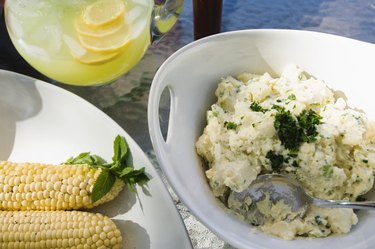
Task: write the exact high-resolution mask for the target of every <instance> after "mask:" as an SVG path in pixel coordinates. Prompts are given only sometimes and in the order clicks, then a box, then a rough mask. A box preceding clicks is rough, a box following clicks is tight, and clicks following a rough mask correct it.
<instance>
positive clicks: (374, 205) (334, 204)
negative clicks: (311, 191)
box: [313, 198, 375, 210]
mask: <svg viewBox="0 0 375 249" xmlns="http://www.w3.org/2000/svg"><path fill="white" fill-rule="evenodd" d="M313 204H314V205H316V206H319V207H329V208H352V209H365V210H371V209H373V210H375V202H374V201H361V202H351V201H334V200H322V199H318V198H313Z"/></svg>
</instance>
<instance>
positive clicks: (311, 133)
mask: <svg viewBox="0 0 375 249" xmlns="http://www.w3.org/2000/svg"><path fill="white" fill-rule="evenodd" d="M272 109H275V110H277V113H276V115H275V122H274V127H275V129H276V131H277V135H278V137H279V139H280V141H281V144H282V145H284V146H285V148H287V149H289V150H294V151H297V150H298V149H299V147H300V145H301V144H302V143H304V142H308V143H309V142H312V141H315V139H316V136H317V135H318V132H317V129H316V125H318V124H320V119H321V117H320V116H319V115H318V114H317V113H316V112H315V111H313V110H309V111H306V110H304V111H302V112H301V114H299V115H298V116H297V117H295V116H294V115H293V114H292V113H291V112H290V111H287V110H285V108H284V107H281V106H278V105H273V107H272Z"/></svg>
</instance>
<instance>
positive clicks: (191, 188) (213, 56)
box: [148, 30, 375, 249]
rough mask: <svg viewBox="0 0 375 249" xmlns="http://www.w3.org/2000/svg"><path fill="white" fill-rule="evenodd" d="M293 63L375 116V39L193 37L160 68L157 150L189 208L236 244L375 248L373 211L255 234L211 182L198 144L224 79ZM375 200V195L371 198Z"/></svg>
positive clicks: (153, 108)
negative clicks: (164, 122) (354, 220)
mask: <svg viewBox="0 0 375 249" xmlns="http://www.w3.org/2000/svg"><path fill="white" fill-rule="evenodd" d="M291 63H294V64H296V65H298V66H300V67H301V68H303V69H305V70H307V71H308V72H310V73H311V74H313V75H314V76H316V77H318V78H320V79H323V80H325V81H326V82H327V84H328V85H329V86H331V87H332V88H334V89H336V90H342V91H343V92H344V93H345V94H346V96H347V98H348V100H349V104H350V105H351V106H353V107H357V108H360V109H362V110H364V111H365V112H367V114H368V115H369V116H370V117H375V98H374V97H373V95H374V93H375V77H374V73H375V45H373V44H369V43H365V42H360V41H356V40H352V39H348V38H343V37H338V36H333V35H328V34H322V33H317V32H308V31H293V30H244V31H235V32H228V33H222V34H219V35H215V36H211V37H207V38H204V39H201V40H198V41H196V42H193V43H191V44H189V45H187V46H185V47H183V48H182V49H180V50H178V51H177V52H176V53H174V54H173V55H172V56H171V57H170V58H168V59H167V60H166V61H165V63H164V64H163V65H162V66H161V67H160V69H159V70H158V72H157V74H156V76H155V78H154V80H153V83H152V86H151V92H150V97H149V106H148V122H149V129H150V135H151V140H152V143H153V146H154V150H155V153H156V156H157V158H158V160H159V162H160V165H161V167H162V169H163V171H164V173H165V174H166V176H167V178H168V181H169V183H170V184H171V186H172V187H173V189H174V190H175V192H176V193H177V195H178V196H179V197H180V198H181V200H182V201H183V203H184V204H185V205H186V206H187V207H188V208H189V210H190V211H191V212H192V213H193V214H194V215H195V216H196V217H197V218H198V219H199V220H200V221H201V222H202V223H203V224H205V225H206V226H207V227H208V228H209V229H210V230H212V231H213V232H214V233H216V234H217V235H218V236H219V237H221V238H222V239H224V240H225V241H227V242H228V243H230V244H232V245H233V246H235V247H238V248H254V249H261V248H262V249H263V248H267V249H268V248H281V249H284V248H285V249H303V248H309V249H310V248H341V249H344V248H374V247H375V233H374V228H375V212H373V213H370V212H362V213H360V214H359V224H358V225H356V226H355V227H353V230H352V231H351V232H350V233H349V234H346V235H340V236H332V237H328V238H324V239H314V240H308V239H297V240H294V241H283V240H281V239H278V238H274V237H271V236H268V235H266V234H263V233H261V232H256V233H254V232H252V231H251V227H250V226H248V225H246V224H244V223H242V222H240V221H239V220H237V219H235V218H234V217H232V216H231V215H229V214H228V213H227V212H226V211H225V210H224V209H223V208H222V207H221V206H220V204H219V201H217V200H216V199H215V198H214V197H213V195H212V193H211V190H210V188H209V186H208V185H207V183H206V180H205V176H204V173H203V170H202V167H201V164H200V161H199V158H198V156H197V155H196V152H195V148H194V145H195V142H196V141H197V138H198V137H199V136H200V135H201V133H202V131H203V127H204V126H205V124H206V119H205V113H206V110H208V108H209V107H210V105H211V104H213V103H214V102H215V97H214V90H215V89H216V87H217V84H218V82H219V81H220V78H221V77H224V76H227V75H234V76H236V75H237V74H239V73H242V72H245V71H246V72H255V73H264V72H270V73H272V74H274V75H277V74H279V73H281V71H282V70H283V69H284V67H285V66H287V65H289V64H291ZM166 88H167V89H169V93H170V95H171V106H170V110H171V111H170V117H169V127H168V134H167V139H166V141H165V140H164V139H163V136H162V132H161V130H160V122H159V114H160V113H159V106H160V97H161V95H162V92H163V90H164V89H166ZM374 200H375V198H374Z"/></svg>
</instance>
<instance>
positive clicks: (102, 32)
mask: <svg viewBox="0 0 375 249" xmlns="http://www.w3.org/2000/svg"><path fill="white" fill-rule="evenodd" d="M122 25H124V18H118V19H117V20H116V21H115V22H112V23H110V24H104V25H101V26H98V27H93V26H89V25H87V24H86V23H85V22H84V21H83V20H82V19H81V18H79V19H78V20H77V21H76V22H75V29H76V30H77V32H78V33H79V34H81V35H87V36H93V37H103V36H107V35H111V34H113V33H115V32H116V31H118V30H119V29H121V27H122Z"/></svg>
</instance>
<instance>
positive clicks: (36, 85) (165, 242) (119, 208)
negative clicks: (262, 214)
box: [0, 70, 192, 249]
mask: <svg viewBox="0 0 375 249" xmlns="http://www.w3.org/2000/svg"><path fill="white" fill-rule="evenodd" d="M117 134H120V135H122V136H124V137H125V138H126V140H127V142H128V144H129V147H130V151H131V155H132V157H133V162H134V165H135V167H136V168H138V167H145V168H146V172H147V173H148V174H149V175H151V177H152V179H151V180H150V182H149V183H148V186H147V188H146V189H142V188H138V189H137V195H135V194H133V193H130V192H129V191H128V190H123V191H122V192H121V193H120V196H118V197H117V198H116V199H115V200H113V201H112V202H109V203H107V204H104V205H102V206H100V207H98V208H96V209H95V210H94V211H99V212H101V213H103V214H105V215H107V216H109V217H111V218H112V219H113V220H114V221H115V223H116V224H117V225H118V227H119V228H120V230H121V232H122V235H123V238H124V242H125V243H124V246H123V247H124V248H139V249H148V248H155V249H156V248H158V249H159V248H163V249H168V248H170V249H176V248H181V249H183V248H192V246H191V243H190V240H189V238H188V235H187V232H186V229H185V226H184V224H183V221H182V219H181V217H180V215H179V213H178V211H177V209H176V207H175V206H174V204H173V201H172V199H171V197H170V195H169V193H168V192H167V189H166V188H165V186H164V185H163V182H162V181H161V179H160V178H159V176H158V174H157V172H156V171H155V170H154V168H153V166H152V164H151V163H150V162H149V160H148V159H147V157H146V156H145V154H144V153H143V152H142V150H141V149H140V148H139V146H138V145H137V144H136V143H135V142H134V140H133V139H132V138H131V137H129V135H128V134H127V133H126V132H125V131H124V130H123V129H122V128H121V127H120V126H119V125H117V124H116V123H115V122H114V121H113V120H112V119H110V118H109V117H108V116H107V115H105V114H104V113H103V112H101V111H100V110H98V109H97V108H96V107H94V106H92V105H91V104H89V103H88V102H86V101H85V100H83V99H81V98H79V97H77V96H76V95H74V94H72V93H70V92H68V91H65V90H63V89H60V88H58V87H56V86H53V85H51V84H48V83H45V82H42V81H38V80H35V79H33V78H29V77H26V76H23V75H19V74H16V73H12V72H8V71H3V70H0V159H2V160H11V161H17V162H21V161H29V162H44V163H61V162H63V161H65V160H66V159H67V158H68V157H70V156H75V155H78V153H80V152H84V151H90V152H92V153H94V154H98V155H101V156H103V157H104V158H105V159H106V160H110V159H111V157H112V153H113V149H112V148H113V147H112V145H113V140H114V138H115V136H116V135H117ZM125 244H126V245H125Z"/></svg>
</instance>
